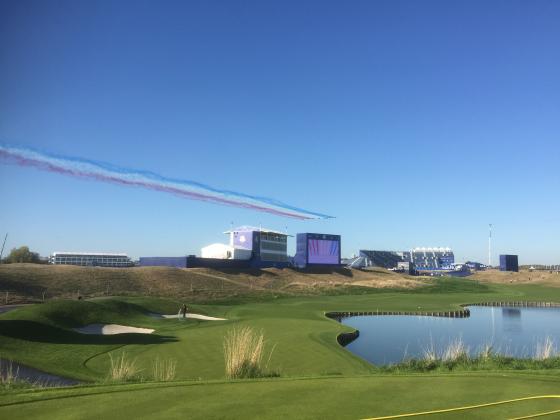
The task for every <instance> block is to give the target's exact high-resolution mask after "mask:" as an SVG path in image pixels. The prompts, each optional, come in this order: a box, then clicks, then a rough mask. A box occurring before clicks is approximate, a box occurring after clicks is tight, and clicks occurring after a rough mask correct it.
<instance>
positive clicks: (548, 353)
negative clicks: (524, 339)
mask: <svg viewBox="0 0 560 420" xmlns="http://www.w3.org/2000/svg"><path fill="white" fill-rule="evenodd" d="M557 356H558V349H557V347H556V343H555V342H554V340H553V339H552V338H550V336H547V337H546V338H545V339H544V341H542V342H538V343H537V346H536V350H535V359H536V360H548V359H551V358H553V357H557Z"/></svg>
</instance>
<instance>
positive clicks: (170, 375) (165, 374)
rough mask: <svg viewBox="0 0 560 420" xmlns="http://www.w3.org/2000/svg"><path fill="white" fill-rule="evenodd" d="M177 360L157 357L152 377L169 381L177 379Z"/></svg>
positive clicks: (155, 379)
mask: <svg viewBox="0 0 560 420" xmlns="http://www.w3.org/2000/svg"><path fill="white" fill-rule="evenodd" d="M176 373H177V361H176V360H174V359H160V358H159V357H157V358H156V359H155V360H154V362H153V364H152V378H153V380H154V381H157V382H168V381H172V380H173V379H175V375H176Z"/></svg>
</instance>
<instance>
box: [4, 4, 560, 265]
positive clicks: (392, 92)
mask: <svg viewBox="0 0 560 420" xmlns="http://www.w3.org/2000/svg"><path fill="white" fill-rule="evenodd" d="M558 22H560V2H558V1H554V0H550V1H543V0H537V1H463V2H449V1H354V2H326V1H318V2H312V1H306V2H302V1H294V2H289V1H277V2H268V1H255V2H248V1H243V2H235V1H223V2H216V1H199V2H194V1H193V2H184V1H161V2H159V1H89V2H86V1H45V0H41V1H19V0H18V1H9V0H3V1H1V2H0V65H1V67H0V69H1V70H0V142H5V143H10V144H12V145H20V146H24V147H35V148H39V149H43V150H47V151H50V152H53V153H58V154H64V155H70V156H78V157H84V158H89V159H95V160H100V161H105V162H109V163H113V164H116V165H120V166H124V167H130V168H138V169H145V170H151V171H154V172H157V173H160V174H162V175H165V176H169V177H175V178H183V179H190V180H195V181H201V182H205V183H207V184H210V185H215V186H218V187H223V188H229V189H232V190H236V191H241V192H247V193H251V194H259V195H266V196H270V197H274V198H277V199H279V200H282V201H284V202H287V203H290V204H293V205H296V206H298V207H302V208H306V209H309V210H314V211H317V212H321V213H326V214H332V215H334V216H336V217H337V218H336V219H334V220H326V221H307V222H300V221H293V220H290V219H282V218H279V217H277V216H273V215H266V214H261V213H255V212H252V211H248V210H243V209H236V208H230V207H223V206H217V205H213V204H207V203H203V202H196V201H189V200H183V199H180V198H177V197H174V196H170V195H166V194H162V193H158V192H152V191H147V190H142V189H135V188H127V187H123V186H116V185H111V184H103V183H97V182H94V181H87V180H79V179H73V178H69V177H64V176H61V175H56V174H50V173H46V172H40V171H38V170H36V169H31V168H21V167H16V166H9V165H5V164H3V163H2V164H0V197H1V206H0V234H1V235H2V236H3V234H4V232H5V231H9V233H10V237H9V240H8V243H7V247H8V248H11V247H14V246H19V245H23V244H27V245H29V246H30V247H31V248H32V249H34V250H37V251H39V252H40V253H41V254H42V255H48V254H49V253H51V252H53V251H57V250H58V251H62V250H80V251H112V252H119V251H122V252H127V253H129V255H131V256H135V257H137V256H147V255H184V254H187V253H198V252H199V249H200V247H201V246H204V245H207V244H209V243H211V242H218V241H222V240H225V239H226V238H225V236H224V235H222V233H221V232H223V231H224V230H226V229H227V228H229V226H230V223H231V222H233V223H234V224H235V225H242V224H251V225H257V226H258V225H259V224H261V225H262V226H264V227H269V228H273V229H281V230H284V229H285V227H286V226H287V228H288V231H289V232H290V233H292V234H294V233H296V232H306V231H308V232H325V233H336V234H341V235H342V238H343V247H342V251H343V255H351V254H352V253H354V252H356V251H357V250H358V249H360V248H368V249H409V248H411V247H414V246H450V247H452V248H453V249H454V250H455V253H456V256H457V259H458V260H465V259H475V260H481V261H483V262H486V261H487V227H488V223H494V226H495V235H494V250H495V252H494V256H493V258H494V261H496V259H497V255H498V253H516V254H519V255H520V262H521V263H560V246H559V245H560V244H559V239H558V238H559V237H560V195H559V186H560V167H559V166H560V159H559V158H560V24H559V23H558ZM293 242H295V241H293ZM293 242H292V244H293ZM291 250H292V251H293V246H292V247H291Z"/></svg>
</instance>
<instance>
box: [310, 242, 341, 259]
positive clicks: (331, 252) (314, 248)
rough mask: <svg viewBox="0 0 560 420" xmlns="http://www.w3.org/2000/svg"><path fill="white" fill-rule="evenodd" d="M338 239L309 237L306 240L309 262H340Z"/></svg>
mask: <svg viewBox="0 0 560 420" xmlns="http://www.w3.org/2000/svg"><path fill="white" fill-rule="evenodd" d="M339 246H340V242H339V241H329V240H325V239H309V240H308V242H307V251H308V260H307V262H308V263H309V264H340V261H339V260H338V256H339V253H340V252H339Z"/></svg>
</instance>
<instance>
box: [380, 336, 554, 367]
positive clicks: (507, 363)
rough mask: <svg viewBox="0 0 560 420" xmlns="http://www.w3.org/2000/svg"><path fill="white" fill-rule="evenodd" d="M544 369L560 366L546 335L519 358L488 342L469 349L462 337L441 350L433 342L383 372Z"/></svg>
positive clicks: (550, 341)
mask: <svg viewBox="0 0 560 420" xmlns="http://www.w3.org/2000/svg"><path fill="white" fill-rule="evenodd" d="M524 369H531V370H540V369H560V353H559V352H558V350H557V347H556V344H555V342H554V341H553V339H552V338H550V337H546V338H545V339H544V340H543V341H542V342H539V343H537V345H536V346H535V351H534V355H533V356H532V357H524V358H516V357H511V356H508V355H505V354H500V353H499V352H497V351H496V350H495V349H494V348H493V346H492V345H491V344H485V345H484V346H482V348H481V349H480V351H479V352H478V353H475V354H471V353H470V352H469V348H468V347H467V346H465V344H464V343H463V341H462V340H461V339H457V340H454V341H452V342H450V343H449V344H448V345H447V346H446V347H444V348H443V349H441V350H437V349H436V347H435V346H434V345H433V342H430V345H429V346H427V347H426V348H425V349H424V350H423V353H422V356H421V357H419V358H409V359H404V360H403V361H402V362H401V363H397V364H394V365H389V366H380V367H379V371H381V372H431V371H436V372H437V371H474V370H524Z"/></svg>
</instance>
